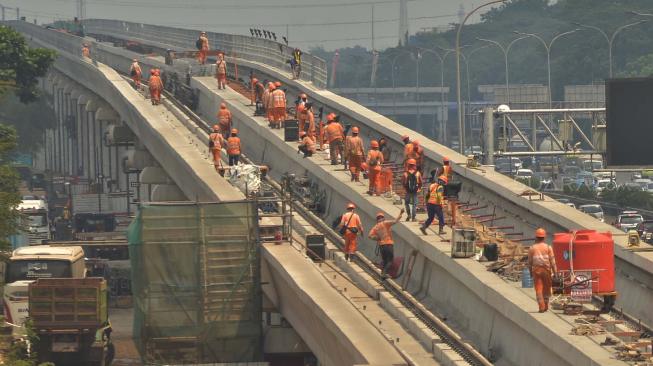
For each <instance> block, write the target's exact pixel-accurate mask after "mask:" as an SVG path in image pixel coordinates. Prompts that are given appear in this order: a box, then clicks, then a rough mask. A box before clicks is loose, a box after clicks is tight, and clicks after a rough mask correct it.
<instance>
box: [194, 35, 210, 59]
mask: <svg viewBox="0 0 653 366" xmlns="http://www.w3.org/2000/svg"><path fill="white" fill-rule="evenodd" d="M196 46H197V49H198V50H199V51H198V52H197V62H199V63H200V65H204V64H205V63H206V56H207V55H208V52H209V38H208V37H207V36H206V32H201V33H200V37H199V38H198V39H197V42H196Z"/></svg>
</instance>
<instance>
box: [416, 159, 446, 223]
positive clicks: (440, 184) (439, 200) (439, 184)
mask: <svg viewBox="0 0 653 366" xmlns="http://www.w3.org/2000/svg"><path fill="white" fill-rule="evenodd" d="M435 174H436V171H435V170H433V171H431V182H433V183H431V184H430V185H429V190H428V193H427V195H426V214H427V218H426V221H424V224H422V226H420V228H419V229H420V230H421V231H422V234H424V235H427V234H426V229H428V227H429V226H431V223H433V220H434V219H435V217H436V216H437V217H438V226H439V228H440V229H439V230H438V234H440V235H442V234H444V211H443V206H444V204H445V200H444V186H446V185H447V183H449V180H448V179H447V177H445V176H444V175H441V176H440V177H438V180H437V181H435V179H434V178H435Z"/></svg>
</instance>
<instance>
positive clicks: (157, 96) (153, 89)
mask: <svg viewBox="0 0 653 366" xmlns="http://www.w3.org/2000/svg"><path fill="white" fill-rule="evenodd" d="M149 84H150V85H149V86H150V97H151V99H152V105H158V104H160V103H161V91H162V90H163V83H162V82H161V77H159V72H158V70H157V69H152V70H150V80H149Z"/></svg>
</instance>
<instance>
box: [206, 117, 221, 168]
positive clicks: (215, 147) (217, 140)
mask: <svg viewBox="0 0 653 366" xmlns="http://www.w3.org/2000/svg"><path fill="white" fill-rule="evenodd" d="M222 145H224V138H223V137H222V134H221V131H220V126H218V125H213V132H211V134H210V135H209V151H210V153H211V154H212V155H213V165H214V166H215V170H218V169H219V168H220V167H222V159H221V157H220V153H221V152H222Z"/></svg>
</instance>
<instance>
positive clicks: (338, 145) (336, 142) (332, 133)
mask: <svg viewBox="0 0 653 366" xmlns="http://www.w3.org/2000/svg"><path fill="white" fill-rule="evenodd" d="M325 134H326V139H327V141H328V142H329V155H330V157H331V165H336V164H338V159H340V161H341V162H342V159H343V152H342V150H343V139H344V138H345V129H344V128H343V127H342V125H341V124H340V122H337V121H336V114H335V113H329V114H328V115H327V126H326V129H325Z"/></svg>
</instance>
